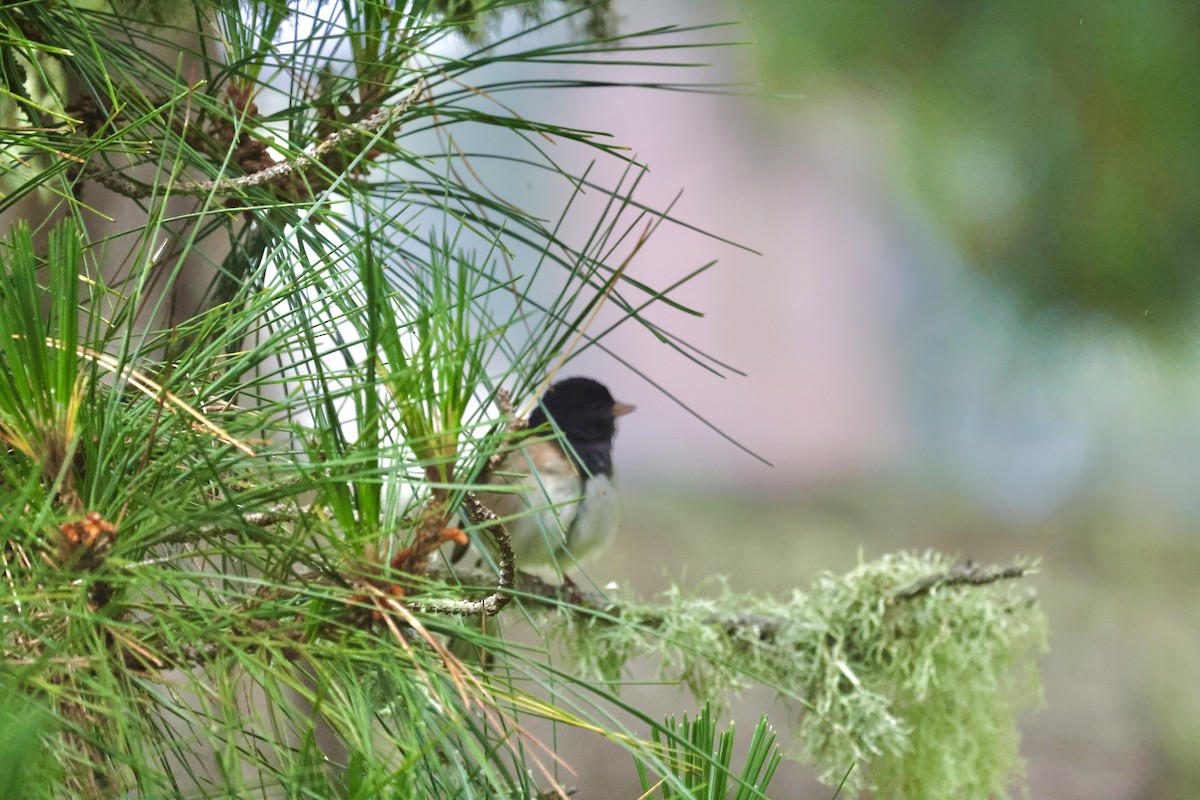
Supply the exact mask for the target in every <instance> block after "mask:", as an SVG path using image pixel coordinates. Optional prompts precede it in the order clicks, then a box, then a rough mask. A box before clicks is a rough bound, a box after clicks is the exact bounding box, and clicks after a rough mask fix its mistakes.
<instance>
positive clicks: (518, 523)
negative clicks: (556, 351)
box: [478, 378, 634, 572]
mask: <svg viewBox="0 0 1200 800" xmlns="http://www.w3.org/2000/svg"><path fill="white" fill-rule="evenodd" d="M633 409H634V407H633V406H631V405H626V404H625V403H618V402H616V401H615V400H613V396H612V394H610V393H609V391H608V389H607V388H606V387H605V386H604V385H603V384H602V383H599V382H598V381H594V380H592V379H591V378H567V379H565V380H562V381H559V382H558V383H555V384H553V385H552V386H551V387H550V388H549V389H548V390H547V391H546V393H545V394H544V395H543V396H542V397H541V399H540V401H539V402H538V406H537V408H536V409H534V411H533V413H531V414H530V415H529V427H528V431H529V433H528V434H527V435H526V436H525V437H524V438H523V439H520V440H519V441H518V442H517V443H516V444H515V445H514V446H513V449H512V451H511V452H510V453H508V454H507V455H506V456H505V457H504V460H503V461H502V462H501V463H500V464H499V465H498V466H497V467H496V468H495V469H494V470H493V471H492V474H491V476H490V478H489V483H492V484H495V485H496V486H498V487H500V486H503V487H506V488H505V490H503V491H501V490H497V491H485V492H480V493H479V495H478V497H479V500H480V501H481V502H482V503H483V504H484V505H485V506H487V507H488V508H490V509H491V510H492V511H494V512H495V513H496V515H497V516H498V517H500V519H501V521H502V522H504V523H505V526H506V527H507V528H508V532H509V535H510V536H511V537H512V547H513V553H514V555H515V557H516V567H517V569H519V570H529V569H537V568H541V567H547V566H552V567H554V568H555V569H556V570H558V571H559V572H561V571H562V570H564V569H567V568H569V567H570V566H571V565H573V564H575V563H577V562H579V561H581V560H583V559H585V558H587V557H589V556H594V555H596V554H598V553H599V552H600V551H601V550H603V549H604V548H605V547H607V546H608V545H609V544H610V543H611V542H612V540H613V537H614V536H615V535H616V533H617V526H618V523H619V521H620V503H619V499H618V497H617V487H616V483H615V481H614V476H613V461H612V450H613V436H614V435H615V434H616V432H617V425H616V419H617V417H620V416H624V415H625V414H628V413H629V412H631V411H633ZM548 422H549V423H550V424H547V423H548ZM556 430H557V431H562V436H561V437H557V436H556ZM509 487H511V488H509Z"/></svg>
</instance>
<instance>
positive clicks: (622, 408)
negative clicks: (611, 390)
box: [613, 403, 637, 417]
mask: <svg viewBox="0 0 1200 800" xmlns="http://www.w3.org/2000/svg"><path fill="white" fill-rule="evenodd" d="M636 410H637V406H631V405H629V404H628V403H613V416H614V417H623V416H625V415H626V414H632V413H633V412H634V411H636Z"/></svg>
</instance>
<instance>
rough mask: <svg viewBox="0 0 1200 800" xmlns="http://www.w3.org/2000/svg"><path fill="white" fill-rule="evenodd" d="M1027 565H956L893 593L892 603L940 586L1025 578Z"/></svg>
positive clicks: (968, 562) (975, 584)
mask: <svg viewBox="0 0 1200 800" xmlns="http://www.w3.org/2000/svg"><path fill="white" fill-rule="evenodd" d="M1029 569H1030V568H1029V566H1028V565H1026V564H1010V565H1008V566H1004V567H997V566H990V567H981V566H977V565H975V564H973V563H972V562H970V561H962V562H959V563H958V564H955V565H954V566H953V567H951V568H950V569H948V570H946V571H945V572H939V573H938V574H936V575H927V576H926V577H924V578H921V579H920V580H918V581H913V582H912V583H910V584H909V585H907V586H905V587H904V588H902V589H898V590H896V591H895V592H893V593H892V596H891V601H892V602H896V601H899V600H912V599H913V598H915V597H920V596H921V595H923V594H928V593H929V592H932V591H933V590H934V589H936V588H938V587H940V586H983V585H985V584H989V583H996V582H997V581H1006V580H1013V579H1015V578H1023V577H1025V574H1026V573H1027V572H1028V571H1029Z"/></svg>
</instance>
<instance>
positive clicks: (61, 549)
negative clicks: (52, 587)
mask: <svg viewBox="0 0 1200 800" xmlns="http://www.w3.org/2000/svg"><path fill="white" fill-rule="evenodd" d="M58 531H59V533H60V534H61V535H62V536H61V538H60V539H59V542H58V554H59V563H60V564H74V565H75V566H78V567H80V568H82V569H95V568H96V567H98V566H100V564H102V563H103V562H104V557H105V556H106V555H108V551H109V550H110V549H112V546H113V543H114V542H115V541H116V540H117V526H116V525H114V524H112V523H111V522H109V521H108V520H106V519H105V518H104V517H102V516H101V515H100V514H98V513H96V512H95V511H89V512H88V513H87V514H84V516H83V519H81V520H78V521H76V522H64V523H63V524H62V525H60V526H59V527H58Z"/></svg>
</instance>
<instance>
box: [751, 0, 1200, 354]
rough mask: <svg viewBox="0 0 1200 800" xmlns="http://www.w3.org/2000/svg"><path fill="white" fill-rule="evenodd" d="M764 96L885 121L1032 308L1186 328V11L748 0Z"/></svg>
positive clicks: (1192, 152)
mask: <svg viewBox="0 0 1200 800" xmlns="http://www.w3.org/2000/svg"><path fill="white" fill-rule="evenodd" d="M731 10H734V11H736V12H740V15H742V17H743V18H744V19H745V20H746V21H747V22H748V23H749V28H750V29H751V30H752V31H753V34H754V38H755V39H756V40H757V48H756V55H755V58H756V62H757V69H758V71H759V74H760V76H761V77H762V79H763V80H764V81H765V83H766V85H767V86H769V87H771V88H772V89H776V90H780V91H797V90H798V91H800V92H802V93H803V94H804V95H806V96H808V97H814V96H815V97H822V96H829V95H833V96H836V95H840V94H846V93H858V94H863V95H866V96H868V97H869V99H870V102H872V103H876V104H878V105H880V106H881V107H883V108H884V109H885V110H886V114H887V117H888V120H889V122H890V123H891V124H893V125H894V126H895V135H896V143H897V145H898V146H897V149H896V150H895V152H893V153H891V154H890V155H891V157H892V158H891V164H890V167H891V168H893V169H894V171H895V176H894V177H895V179H896V180H898V181H902V182H904V184H905V185H906V186H908V187H910V188H911V189H912V190H913V191H914V192H915V193H916V194H917V196H919V198H920V200H921V202H922V203H924V204H926V205H927V206H928V208H929V209H930V210H931V211H932V212H933V213H934V214H935V215H936V217H937V219H938V221H939V222H940V223H941V224H943V225H944V226H945V228H946V233H947V235H948V236H949V237H950V238H951V239H952V240H953V242H954V245H955V246H956V247H957V248H958V249H959V250H960V251H961V252H962V253H963V255H964V257H965V259H966V261H967V263H969V264H970V266H971V268H973V269H977V270H979V271H981V272H983V273H985V274H988V275H994V276H995V277H996V278H997V280H998V281H999V282H1001V283H1002V284H1003V285H1005V286H1009V287H1012V288H1014V289H1015V290H1017V291H1018V292H1019V293H1020V294H1021V296H1022V297H1023V298H1024V299H1026V300H1028V302H1029V303H1030V305H1031V306H1033V307H1046V306H1049V307H1053V308H1055V309H1070V310H1073V311H1084V312H1086V311H1096V312H1101V313H1103V314H1106V315H1109V316H1111V317H1112V318H1114V319H1116V320H1119V321H1120V322H1121V323H1123V324H1126V325H1130V326H1133V327H1135V328H1136V329H1138V330H1139V331H1141V332H1146V333H1151V334H1163V335H1171V334H1175V335H1179V334H1187V333H1190V330H1191V328H1192V320H1193V319H1194V311H1195V300H1196V285H1195V280H1194V274H1195V267H1196V259H1197V249H1198V247H1200V137H1197V135H1196V132H1197V129H1198V127H1200V104H1198V103H1197V102H1196V101H1197V97H1196V76H1197V75H1198V74H1200V6H1197V5H1196V4H1194V3H1185V2H1148V3H1078V2H1076V3H1033V2H1019V1H1018V2H1013V1H1012V0H1002V1H1001V2H994V3H986V4H978V3H958V2H949V1H947V0H932V1H931V0H917V2H909V3H864V2H847V3H827V2H820V1H819V0H747V2H743V3H739V4H736V5H734V6H732V7H731Z"/></svg>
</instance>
